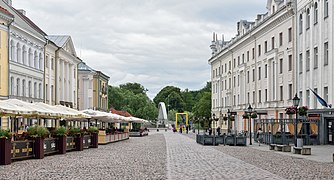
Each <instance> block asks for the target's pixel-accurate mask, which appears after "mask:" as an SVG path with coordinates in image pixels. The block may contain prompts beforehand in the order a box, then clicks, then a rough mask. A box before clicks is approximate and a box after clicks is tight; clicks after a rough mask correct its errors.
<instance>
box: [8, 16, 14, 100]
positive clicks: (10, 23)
mask: <svg viewBox="0 0 334 180" xmlns="http://www.w3.org/2000/svg"><path fill="white" fill-rule="evenodd" d="M13 22H14V18H13V19H12V20H11V21H10V22H9V24H8V31H7V36H8V38H7V39H8V45H7V47H9V48H8V49H7V51H8V62H7V63H8V66H7V68H8V85H7V87H9V83H10V69H9V56H10V26H11V25H12V23H13ZM10 87H11V86H10ZM9 92H10V88H7V95H8V96H7V99H9Z"/></svg>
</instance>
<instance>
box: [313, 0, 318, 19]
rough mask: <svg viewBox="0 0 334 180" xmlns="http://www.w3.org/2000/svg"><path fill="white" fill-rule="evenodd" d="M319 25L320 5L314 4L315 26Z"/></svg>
mask: <svg viewBox="0 0 334 180" xmlns="http://www.w3.org/2000/svg"><path fill="white" fill-rule="evenodd" d="M317 23H318V3H317V2H315V3H314V24H317Z"/></svg>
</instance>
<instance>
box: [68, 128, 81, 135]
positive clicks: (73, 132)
mask: <svg viewBox="0 0 334 180" xmlns="http://www.w3.org/2000/svg"><path fill="white" fill-rule="evenodd" d="M68 134H69V135H70V136H78V135H81V131H80V128H71V129H70V130H69V131H68Z"/></svg>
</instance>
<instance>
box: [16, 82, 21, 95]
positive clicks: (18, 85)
mask: <svg viewBox="0 0 334 180" xmlns="http://www.w3.org/2000/svg"><path fill="white" fill-rule="evenodd" d="M20 84H21V83H20V78H17V79H16V96H20Z"/></svg>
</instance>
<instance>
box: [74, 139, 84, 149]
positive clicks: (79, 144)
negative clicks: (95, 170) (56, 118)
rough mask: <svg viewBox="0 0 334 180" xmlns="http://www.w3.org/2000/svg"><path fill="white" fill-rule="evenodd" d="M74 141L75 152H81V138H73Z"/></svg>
mask: <svg viewBox="0 0 334 180" xmlns="http://www.w3.org/2000/svg"><path fill="white" fill-rule="evenodd" d="M74 141H75V150H76V151H83V137H82V136H76V137H74Z"/></svg>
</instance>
